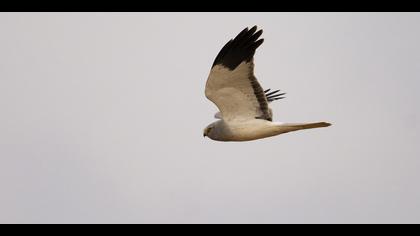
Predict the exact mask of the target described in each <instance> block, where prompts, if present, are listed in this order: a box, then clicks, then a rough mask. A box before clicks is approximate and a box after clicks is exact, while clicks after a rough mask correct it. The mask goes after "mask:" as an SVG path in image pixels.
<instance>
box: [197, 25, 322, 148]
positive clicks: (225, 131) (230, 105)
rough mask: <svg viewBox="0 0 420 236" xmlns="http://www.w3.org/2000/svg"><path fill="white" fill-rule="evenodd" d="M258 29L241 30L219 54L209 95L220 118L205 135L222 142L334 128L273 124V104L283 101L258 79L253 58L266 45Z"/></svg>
mask: <svg viewBox="0 0 420 236" xmlns="http://www.w3.org/2000/svg"><path fill="white" fill-rule="evenodd" d="M256 29H257V27H256V26H254V27H252V28H251V29H249V30H248V28H246V29H244V30H243V31H241V33H239V34H238V36H236V37H235V39H233V40H230V41H229V42H228V43H227V44H226V45H225V46H224V47H223V48H222V49H221V51H220V52H219V54H218V55H217V57H216V59H215V61H214V63H213V66H212V69H211V71H210V74H209V77H208V79H207V82H206V88H205V95H206V97H207V98H208V99H209V100H210V101H212V102H213V103H214V104H215V105H216V106H217V107H218V109H219V111H220V112H218V113H216V115H215V118H217V119H220V120H219V121H216V122H214V123H212V124H210V125H209V126H207V127H206V129H205V130H204V136H208V137H210V138H211V139H213V140H218V141H249V140H255V139H261V138H266V137H271V136H275V135H278V134H282V133H287V132H291V131H296V130H301V129H311V128H319V127H327V126H330V124H329V123H326V122H317V123H294V124H287V123H279V122H272V118H273V115H272V111H271V109H270V108H269V105H268V104H269V102H271V101H274V100H277V99H281V98H283V97H281V96H282V95H284V93H283V94H276V93H277V92H278V90H277V91H273V92H271V93H268V91H269V90H265V91H264V90H263V89H262V87H261V86H260V84H259V82H258V81H257V79H256V77H255V76H254V62H253V57H254V54H255V50H256V49H257V48H258V47H259V46H260V45H261V44H262V42H263V39H259V37H260V36H261V34H262V30H259V31H256Z"/></svg>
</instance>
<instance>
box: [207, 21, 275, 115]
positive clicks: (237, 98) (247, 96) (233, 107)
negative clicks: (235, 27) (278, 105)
mask: <svg viewBox="0 0 420 236" xmlns="http://www.w3.org/2000/svg"><path fill="white" fill-rule="evenodd" d="M261 34H262V30H259V31H257V27H256V26H254V27H252V28H251V29H248V28H246V29H244V30H243V31H241V32H240V33H239V34H238V35H237V36H236V37H235V38H234V39H232V40H230V41H229V42H228V43H226V45H225V46H224V47H223V48H222V49H221V50H220V52H219V54H218V55H217V56H216V59H215V60H214V63H213V66H212V69H211V71H210V75H209V77H208V79H207V83H206V89H205V94H206V97H207V98H208V99H209V100H210V101H212V102H213V103H214V104H216V106H217V107H218V108H219V110H220V112H221V114H222V117H223V119H224V120H237V119H240V120H247V119H265V120H269V121H271V120H272V115H271V111H270V109H269V107H268V100H267V97H266V95H265V93H264V91H263V89H262V88H261V86H260V84H259V83H258V81H257V79H256V78H255V76H254V62H253V57H254V54H255V50H256V49H257V48H258V47H259V46H260V45H261V44H262V43H263V41H264V40H263V39H258V38H259V37H260V36H261Z"/></svg>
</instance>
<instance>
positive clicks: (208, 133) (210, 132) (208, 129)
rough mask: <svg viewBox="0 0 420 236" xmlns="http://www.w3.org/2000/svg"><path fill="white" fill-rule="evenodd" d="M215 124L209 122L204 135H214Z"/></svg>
mask: <svg viewBox="0 0 420 236" xmlns="http://www.w3.org/2000/svg"><path fill="white" fill-rule="evenodd" d="M214 126H215V124H214V123H212V124H209V125H208V126H207V127H206V128H205V129H204V131H203V137H212V131H213V130H214Z"/></svg>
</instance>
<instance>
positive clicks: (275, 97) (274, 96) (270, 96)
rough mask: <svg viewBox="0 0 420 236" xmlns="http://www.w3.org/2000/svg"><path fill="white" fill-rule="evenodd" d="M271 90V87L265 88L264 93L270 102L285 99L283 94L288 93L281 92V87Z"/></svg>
mask: <svg viewBox="0 0 420 236" xmlns="http://www.w3.org/2000/svg"><path fill="white" fill-rule="evenodd" d="M270 90H271V89H267V90H264V94H265V97H266V98H267V102H268V103H270V102H273V101H275V100H279V99H283V98H284V97H283V95H285V94H286V93H279V92H280V89H279V90H275V91H272V92H270Z"/></svg>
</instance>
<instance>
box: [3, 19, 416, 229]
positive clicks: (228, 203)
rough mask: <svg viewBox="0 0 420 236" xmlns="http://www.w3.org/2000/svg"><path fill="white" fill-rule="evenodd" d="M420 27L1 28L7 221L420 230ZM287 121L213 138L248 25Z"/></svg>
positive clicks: (380, 23)
mask: <svg viewBox="0 0 420 236" xmlns="http://www.w3.org/2000/svg"><path fill="white" fill-rule="evenodd" d="M419 22H420V14H419V13H0V32H1V37H0V223H420V188H419V180H420V169H419V168H420V146H419V140H420V135H419V133H420V124H419V123H420V120H419V118H420V110H419V102H418V101H419V100H420V96H419V94H420V91H419V90H420V43H419V42H420V27H419ZM253 25H258V26H259V27H260V28H262V29H263V30H264V33H263V36H262V37H263V38H264V39H265V41H264V44H263V45H262V46H261V47H260V48H259V49H258V51H257V53H256V54H255V65H256V66H255V74H256V76H257V78H258V79H259V81H260V83H261V85H262V86H263V88H265V89H267V88H272V89H281V90H282V91H284V92H286V93H287V95H286V99H283V100H280V101H275V102H273V103H272V104H271V107H272V109H273V111H274V120H276V121H282V122H309V121H327V122H330V123H332V124H333V126H331V127H328V128H323V129H313V130H305V131H299V132H294V133H288V134H284V135H280V136H276V137H272V138H268V139H262V140H257V141H252V142H243V143H234V142H233V143H232V142H230V143H224V142H215V141H212V140H210V139H208V138H206V139H204V138H203V135H202V132H203V129H204V127H205V126H207V125H208V124H209V123H211V122H213V120H214V119H213V115H214V113H215V112H216V111H217V110H216V106H215V105H214V104H213V103H211V102H210V101H208V100H207V99H206V98H205V96H204V86H205V82H206V79H207V76H208V74H209V70H210V67H211V64H212V63H213V60H214V58H215V56H216V54H217V53H218V52H219V50H220V49H221V47H222V46H223V45H224V44H225V43H226V42H227V41H228V40H229V39H231V38H233V37H234V36H236V34H237V33H239V32H240V31H241V30H242V29H243V28H245V27H247V26H253Z"/></svg>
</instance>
